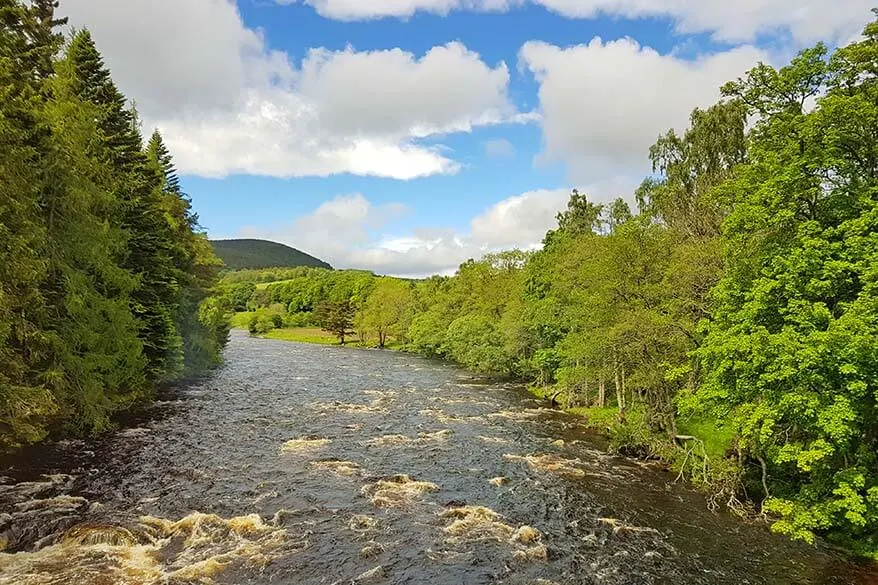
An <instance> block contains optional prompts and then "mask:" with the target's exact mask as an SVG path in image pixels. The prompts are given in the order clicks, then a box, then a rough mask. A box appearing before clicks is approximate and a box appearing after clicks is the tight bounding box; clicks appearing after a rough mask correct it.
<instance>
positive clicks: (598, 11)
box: [533, 0, 874, 43]
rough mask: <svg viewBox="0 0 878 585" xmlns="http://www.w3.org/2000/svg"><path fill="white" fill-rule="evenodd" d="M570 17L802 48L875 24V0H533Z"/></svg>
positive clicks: (841, 38)
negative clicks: (791, 42)
mask: <svg viewBox="0 0 878 585" xmlns="http://www.w3.org/2000/svg"><path fill="white" fill-rule="evenodd" d="M533 2H535V3H537V4H541V5H543V6H545V7H546V8H548V9H549V10H552V11H555V12H557V13H559V14H562V15H564V16H567V17H570V18H595V17H597V16H600V15H602V14H605V15H611V16H622V17H626V18H645V17H656V16H657V17H668V18H671V19H673V20H674V22H676V24H677V29H678V31H680V32H682V33H700V32H710V33H713V35H714V37H715V38H717V39H718V40H723V41H733V42H737V41H749V40H752V39H753V38H755V37H756V36H757V35H759V34H772V33H777V32H788V33H789V34H790V35H792V37H793V38H794V39H795V40H796V41H797V42H799V43H809V42H813V41H817V40H827V39H828V40H833V41H837V40H843V39H845V38H847V37H849V36H850V35H851V34H853V33H854V32H855V31H856V30H858V29H860V28H862V27H863V25H864V24H865V23H866V22H868V21H869V20H870V12H869V11H870V10H871V8H872V6H873V4H874V2H873V1H872V0H844V1H843V2H832V1H829V0H739V1H738V2H728V1H726V0H533Z"/></svg>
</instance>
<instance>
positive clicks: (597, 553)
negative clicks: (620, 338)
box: [0, 333, 878, 585]
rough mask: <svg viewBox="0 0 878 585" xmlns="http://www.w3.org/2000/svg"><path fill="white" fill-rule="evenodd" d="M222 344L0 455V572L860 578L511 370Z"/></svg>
mask: <svg viewBox="0 0 878 585" xmlns="http://www.w3.org/2000/svg"><path fill="white" fill-rule="evenodd" d="M226 360H227V363H226V365H225V366H224V367H223V368H221V369H220V370H219V371H217V372H216V373H215V375H213V376H212V377H211V378H210V379H209V380H207V381H205V382H203V383H200V384H197V385H191V386H187V387H182V388H178V389H175V390H174V392H173V393H172V395H171V396H170V397H169V399H168V400H165V401H161V402H159V403H158V404H157V405H155V406H154V407H153V408H151V409H150V411H149V412H147V413H145V414H144V415H143V416H142V417H141V419H140V420H137V421H134V422H133V423H132V425H134V426H132V427H130V428H128V429H126V430H124V431H122V432H120V433H118V434H116V435H115V436H113V437H110V438H107V439H104V440H103V441H102V442H100V443H82V442H65V443H62V444H59V445H52V446H49V447H43V448H39V449H34V450H30V451H28V452H27V453H25V454H23V455H21V456H19V457H18V458H17V459H16V460H14V461H7V462H5V463H4V464H5V466H6V467H7V469H6V470H5V471H4V472H3V473H4V474H5V476H6V477H5V479H4V480H3V483H4V485H0V533H2V535H0V544H3V543H5V546H6V550H7V553H4V554H0V584H3V585H11V584H15V585H19V584H21V585H37V584H39V585H44V584H63V583H71V584H76V585H79V584H84V585H89V584H95V585H97V584H100V585H104V584H106V585H111V584H112V585H116V584H139V583H150V584H152V583H155V584H158V583H218V584H223V583H225V584H230V585H231V584H236V585H243V584H250V583H253V584H256V583H258V584H263V583H264V584H268V583H279V584H287V583H288V584H302V585H306V584H315V585H316V584H324V583H325V584H335V583H338V584H341V583H351V582H355V583H381V584H384V583H386V584H402V583H410V584H435V585H452V584H481V583H485V584H487V583H509V584H519V583H522V584H523V583H531V584H538V583H539V584H543V585H548V584H549V583H556V584H559V585H562V584H574V583H583V584H586V583H587V584H598V583H600V584H628V583H631V584H641V583H642V584H660V583H682V584H711V585H712V584H724V583H728V584H736V585H738V584H757V583H758V584H762V583H765V584H781V583H813V584H818V583H819V584H848V583H851V584H865V583H878V572H876V571H875V569H874V567H871V566H870V567H863V566H856V565H854V564H853V563H851V562H850V561H848V560H846V559H845V558H843V557H841V556H839V555H838V554H836V553H834V552H831V551H828V550H823V549H821V548H815V547H810V546H807V545H802V544H794V543H791V542H789V541H787V540H785V539H784V538H781V537H778V536H775V535H772V534H770V533H768V532H767V531H766V530H765V529H764V528H763V527H761V526H754V525H748V524H745V523H742V522H740V521H737V520H735V519H733V518H730V517H728V516H726V515H722V514H712V513H710V512H709V511H708V510H707V509H706V506H705V503H704V500H703V498H702V497H701V496H699V495H698V494H696V493H694V492H693V491H691V490H689V489H686V488H685V487H684V486H681V485H678V484H674V483H673V479H674V477H673V475H669V474H667V473H664V472H662V471H659V470H656V469H651V468H649V467H644V466H641V465H638V464H636V463H634V462H631V461H627V460H623V459H619V458H614V457H609V456H607V455H606V454H605V453H604V451H603V449H602V447H601V445H600V441H599V440H597V439H595V438H594V437H592V436H590V435H588V434H587V433H586V432H585V431H584V429H583V428H582V427H581V424H580V422H579V421H578V420H577V419H576V418H575V417H572V416H569V415H565V414H563V413H559V412H555V411H551V410H547V409H545V408H543V407H544V405H543V404H542V403H540V402H538V401H535V400H533V399H532V398H531V397H530V396H529V395H528V394H527V393H526V392H524V391H523V390H522V389H521V388H518V387H515V386H512V385H502V384H494V383H479V382H478V381H477V380H475V379H474V378H473V377H472V376H471V375H470V374H468V373H467V372H465V371H462V370H460V369H457V368H454V367H451V366H449V365H445V364H438V363H435V362H430V361H426V360H422V359H418V358H415V357H412V356H408V355H403V354H396V353H390V352H379V351H361V350H353V349H340V348H330V347H320V346H312V345H299V344H292V343H285V342H279V341H269V340H255V339H249V338H247V337H246V336H243V335H241V334H237V333H236V334H234V335H233V339H232V342H231V344H230V346H229V348H228V350H227V354H226ZM296 440H299V442H295V441H296ZM559 440H560V441H559ZM288 441H294V442H292V443H288ZM496 478H503V479H496ZM492 479H494V482H493V483H491V482H490V481H489V480H492Z"/></svg>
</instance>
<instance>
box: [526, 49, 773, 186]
mask: <svg viewBox="0 0 878 585" xmlns="http://www.w3.org/2000/svg"><path fill="white" fill-rule="evenodd" d="M764 58H765V55H764V53H762V52H761V51H759V50H758V49H755V48H753V47H749V46H744V47H739V48H736V49H732V50H729V51H726V52H722V53H716V54H712V55H705V56H702V57H699V58H698V59H696V60H694V61H687V60H683V59H680V58H677V57H674V56H669V55H661V54H659V53H658V52H656V51H654V50H653V49H651V48H648V47H641V46H640V45H639V44H638V43H637V42H636V41H634V40H632V39H620V40H616V41H609V42H603V41H602V40H601V39H600V38H595V39H593V40H592V41H591V42H590V43H588V44H587V45H578V46H574V47H570V48H564V49H562V48H559V47H556V46H553V45H550V44H547V43H543V42H529V43H526V44H525V45H524V46H523V47H522V49H521V51H520V60H521V63H522V65H523V66H524V67H526V68H527V69H529V70H530V71H531V72H533V74H534V75H535V77H536V79H537V81H538V82H539V99H540V107H541V110H542V125H543V137H544V141H545V146H546V153H545V155H546V156H547V157H548V158H550V159H555V160H561V161H564V162H566V163H567V165H568V169H569V171H570V176H571V179H572V180H573V181H574V182H591V181H598V180H600V181H604V180H607V179H609V178H611V177H612V176H620V175H621V176H632V175H639V174H642V173H643V172H644V170H645V167H646V164H647V154H648V150H649V146H650V145H651V144H652V143H654V142H655V140H656V138H657V137H658V136H659V134H661V133H663V132H665V131H666V130H667V129H668V128H672V127H673V128H678V129H681V128H684V127H685V126H686V125H687V124H688V116H689V113H690V112H691V110H692V108H693V107H695V106H701V107H706V106H708V105H710V104H712V103H714V102H715V101H716V100H717V98H718V97H719V87H720V85H722V84H723V83H724V82H726V81H728V80H730V79H734V78H736V77H738V76H740V75H742V74H743V73H744V72H745V71H746V70H747V69H749V68H750V67H752V66H753V65H754V64H755V63H756V62H757V61H758V60H760V59H764Z"/></svg>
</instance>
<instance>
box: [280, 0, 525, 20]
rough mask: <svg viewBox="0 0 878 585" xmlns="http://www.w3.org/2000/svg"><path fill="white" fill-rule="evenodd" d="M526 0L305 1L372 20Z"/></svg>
mask: <svg viewBox="0 0 878 585" xmlns="http://www.w3.org/2000/svg"><path fill="white" fill-rule="evenodd" d="M523 1H524V0H303V2H304V4H308V5H310V6H313V7H314V9H315V10H317V13H318V14H320V15H321V16H325V17H326V18H333V19H336V20H372V19H376V18H386V17H394V18H408V17H410V16H413V15H414V14H415V13H416V12H430V13H433V14H442V15H444V14H448V13H449V12H451V11H452V10H483V11H505V10H509V9H510V8H512V7H514V6H518V5H520V4H522V2H523ZM276 2H277V3H278V4H295V3H296V0H276Z"/></svg>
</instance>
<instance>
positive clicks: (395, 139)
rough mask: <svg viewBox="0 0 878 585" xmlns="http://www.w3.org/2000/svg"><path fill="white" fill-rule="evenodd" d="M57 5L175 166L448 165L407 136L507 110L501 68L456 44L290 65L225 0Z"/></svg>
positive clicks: (276, 170) (411, 172)
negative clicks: (94, 46) (91, 43)
mask: <svg viewBox="0 0 878 585" xmlns="http://www.w3.org/2000/svg"><path fill="white" fill-rule="evenodd" d="M63 12H64V14H65V15H67V16H69V17H70V22H71V24H72V25H73V26H85V25H87V26H88V27H89V29H90V30H91V31H92V33H93V35H94V37H95V39H96V41H97V43H98V45H99V48H100V49H101V51H102V52H103V54H104V56H105V58H106V61H107V64H108V65H109V66H110V67H111V69H112V71H113V74H114V78H115V79H116V80H117V82H118V83H119V85H120V86H121V88H122V90H123V91H125V92H126V93H127V94H128V95H129V96H131V97H133V98H135V100H136V101H137V104H138V108H139V110H140V112H141V115H142V116H143V117H144V119H145V120H146V122H147V124H149V125H156V126H158V127H160V128H161V129H162V130H163V132H164V133H165V134H166V138H167V140H168V142H169V143H170V145H171V147H172V149H173V150H174V153H175V155H176V158H177V161H178V166H179V167H180V169H181V171H183V172H187V173H196V174H201V175H205V176H210V177H223V176H226V175H228V174H232V173H250V174H261V175H271V176H277V177H301V176H327V175H330V174H335V173H345V172H347V173H354V174H357V175H370V176H379V177H392V178H396V179H411V178H415V177H422V176H427V175H432V174H437V173H453V172H456V171H457V169H458V165H457V164H456V163H455V162H454V161H453V160H451V159H450V158H448V156H447V153H445V152H443V151H442V150H441V149H438V148H436V147H427V146H424V145H422V144H420V143H419V141H418V139H421V138H425V137H429V136H433V135H437V134H445V133H449V132H467V131H469V130H471V129H472V128H473V127H474V126H479V125H487V124H495V123H499V122H502V121H507V120H512V121H515V120H518V119H519V118H517V117H516V112H515V109H514V108H513V107H512V106H511V105H510V103H509V100H508V98H507V86H508V82H509V72H508V71H507V68H506V66H505V65H504V64H502V63H501V64H499V65H496V66H491V65H488V64H486V63H485V62H483V61H482V60H481V58H480V56H479V55H478V54H476V53H474V52H472V51H469V50H468V49H467V48H466V47H465V46H463V45H462V44H460V43H455V42H452V43H449V44H447V45H444V46H439V47H434V48H433V49H432V50H430V51H428V52H427V53H426V54H423V55H414V54H412V53H409V52H406V51H402V50H399V49H394V50H388V51H374V52H365V53H358V52H355V51H353V50H352V49H347V50H343V51H327V50H323V49H314V50H311V51H310V52H308V54H307V55H306V56H305V57H304V59H303V60H302V61H301V63H293V62H291V60H290V59H289V57H288V56H287V55H286V54H285V53H282V52H278V51H272V50H271V49H269V48H268V47H267V45H266V43H265V41H264V39H263V38H262V37H261V35H260V34H259V33H258V32H256V31H254V30H252V29H249V28H247V27H246V26H245V25H244V24H243V22H242V20H241V16H240V14H239V13H238V11H237V8H236V6H235V4H234V3H233V2H231V1H230V0H187V1H186V2H182V3H181V2H178V1H177V0H126V1H125V2H119V1H118V0H67V1H66V2H64V3H63ZM168 14H173V15H174V18H170V19H169V18H167V15H168ZM193 31H197V34H194V33H193ZM364 88H369V89H368V91H364Z"/></svg>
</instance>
